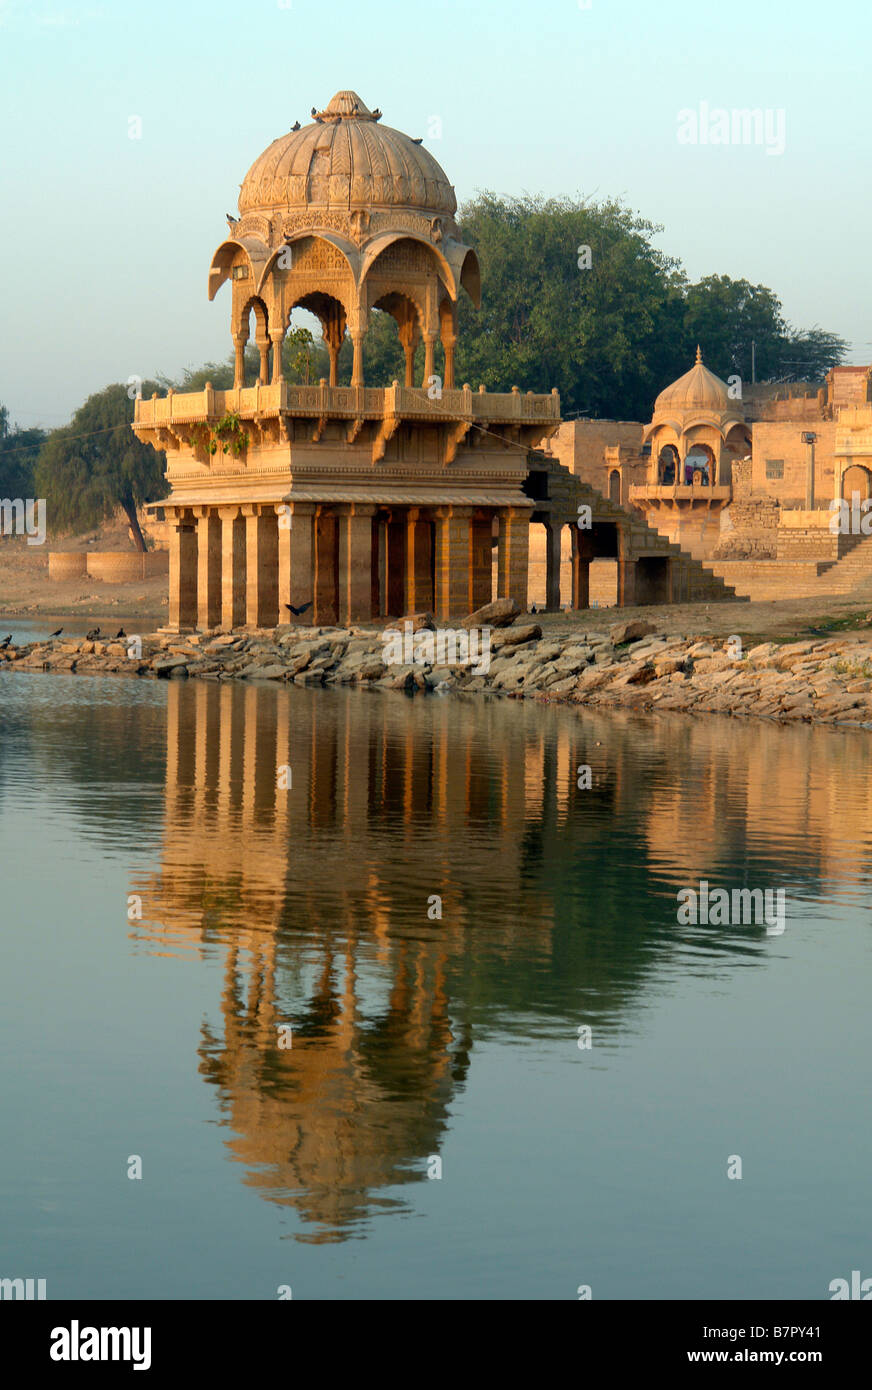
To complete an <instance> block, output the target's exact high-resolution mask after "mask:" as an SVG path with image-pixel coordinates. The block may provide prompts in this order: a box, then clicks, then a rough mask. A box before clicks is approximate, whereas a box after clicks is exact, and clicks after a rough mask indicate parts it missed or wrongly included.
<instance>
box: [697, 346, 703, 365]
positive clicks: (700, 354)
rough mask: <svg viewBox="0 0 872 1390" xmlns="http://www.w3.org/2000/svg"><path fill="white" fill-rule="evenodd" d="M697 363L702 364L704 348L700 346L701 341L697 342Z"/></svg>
mask: <svg viewBox="0 0 872 1390" xmlns="http://www.w3.org/2000/svg"><path fill="white" fill-rule="evenodd" d="M696 365H697V366H698V367H701V366H702V348H701V347H700V345H699V343H697V345H696Z"/></svg>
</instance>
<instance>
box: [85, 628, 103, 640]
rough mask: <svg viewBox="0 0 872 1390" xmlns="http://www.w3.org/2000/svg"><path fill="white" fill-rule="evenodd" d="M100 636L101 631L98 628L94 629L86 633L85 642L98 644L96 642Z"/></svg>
mask: <svg viewBox="0 0 872 1390" xmlns="http://www.w3.org/2000/svg"><path fill="white" fill-rule="evenodd" d="M99 636H100V629H99V628H98V627H92V628H91V631H90V632H86V633H85V641H86V642H96V640H97V638H98V637H99Z"/></svg>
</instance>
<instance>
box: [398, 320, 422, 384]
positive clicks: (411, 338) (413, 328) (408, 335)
mask: <svg viewBox="0 0 872 1390" xmlns="http://www.w3.org/2000/svg"><path fill="white" fill-rule="evenodd" d="M397 328H398V330H399V337H400V342H401V343H402V345H403V353H404V355H405V359H406V379H405V384H406V386H414V385H415V350H416V348H417V346H418V343H419V342H420V340H421V333H420V330H419V328H418V311H417V309H416V308H415V306H414V304H411V303H409V302H408V301H404V303H403V307H402V309H401V310H398V313H397Z"/></svg>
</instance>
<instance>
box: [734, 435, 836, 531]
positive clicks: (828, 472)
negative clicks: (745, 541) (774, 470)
mask: <svg viewBox="0 0 872 1390" xmlns="http://www.w3.org/2000/svg"><path fill="white" fill-rule="evenodd" d="M814 431H815V433H816V434H817V443H816V444H815V449H814V456H815V505H816V506H817V507H819V508H821V509H825V508H826V507H827V505H828V503H829V501H830V498H831V497H832V496H833V492H834V472H835V442H836V425H835V423H834V422H833V421H832V420H818V421H817V422H816V423H815V425H814ZM802 433H803V422H801V421H798V420H795V419H794V420H790V421H762V422H761V423H759V424H756V425H755V426H754V429H753V430H752V440H753V448H752V455H751V457H752V472H751V481H752V487H753V491H754V492H755V493H758V494H762V495H763V496H765V497H772V498H776V499H777V500H778V501H779V502H780V503H781V505H782V507H804V506H805V475H806V450H807V447H808V446H807V445H805V444H803V442H802ZM767 460H769V461H772V462H778V463H781V464H783V470H782V476H781V477H777V478H775V477H767V476H766V464H767Z"/></svg>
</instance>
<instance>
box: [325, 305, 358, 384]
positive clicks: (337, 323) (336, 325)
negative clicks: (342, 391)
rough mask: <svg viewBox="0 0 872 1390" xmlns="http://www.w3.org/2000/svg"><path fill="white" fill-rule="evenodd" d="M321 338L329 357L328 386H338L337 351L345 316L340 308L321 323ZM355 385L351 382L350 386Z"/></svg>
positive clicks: (343, 335)
mask: <svg viewBox="0 0 872 1390" xmlns="http://www.w3.org/2000/svg"><path fill="white" fill-rule="evenodd" d="M321 336H322V338H323V339H324V342H325V343H326V344H327V351H328V353H329V355H330V385H331V386H336V385H337V384H338V379H339V378H338V370H339V367H338V364H339V349H340V348H341V347H342V340H343V338H344V337H345V314H344V312H343V311H342V309H341V308H337V309H336V311H334V312H331V313H329V315H328V317H327V318H325V319H322V321H321ZM354 384H355V383H354V382H352V385H354Z"/></svg>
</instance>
